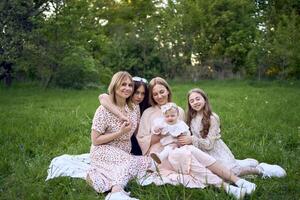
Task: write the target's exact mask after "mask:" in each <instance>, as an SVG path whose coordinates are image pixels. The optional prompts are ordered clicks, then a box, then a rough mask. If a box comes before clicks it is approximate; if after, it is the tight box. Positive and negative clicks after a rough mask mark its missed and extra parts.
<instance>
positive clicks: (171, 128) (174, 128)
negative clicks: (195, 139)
mask: <svg viewBox="0 0 300 200" xmlns="http://www.w3.org/2000/svg"><path fill="white" fill-rule="evenodd" d="M161 111H162V113H163V117H161V118H157V119H156V120H154V125H153V129H152V130H151V131H152V133H153V134H155V135H162V136H164V137H162V138H161V139H160V143H161V145H162V146H163V147H164V148H163V150H162V151H161V152H160V153H151V154H150V156H151V157H152V159H153V160H155V162H157V163H158V164H160V163H161V161H162V160H164V159H166V158H168V156H169V152H170V151H172V150H173V149H174V148H177V147H179V145H178V143H177V137H178V136H179V135H190V134H191V133H190V131H189V127H188V125H186V123H185V122H184V121H182V120H180V119H178V117H179V109H178V107H177V105H176V104H175V103H167V104H165V105H163V106H161Z"/></svg>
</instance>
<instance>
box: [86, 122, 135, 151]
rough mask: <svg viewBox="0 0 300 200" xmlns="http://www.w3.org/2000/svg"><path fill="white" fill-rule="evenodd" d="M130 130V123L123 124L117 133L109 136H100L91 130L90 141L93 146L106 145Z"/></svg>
mask: <svg viewBox="0 0 300 200" xmlns="http://www.w3.org/2000/svg"><path fill="white" fill-rule="evenodd" d="M130 130H131V123H129V124H128V122H123V124H122V126H121V128H120V130H119V131H116V132H114V133H110V134H100V133H99V132H98V131H96V130H94V129H92V133H91V139H92V143H93V145H94V146H97V145H101V144H106V143H109V142H111V141H113V140H114V139H116V138H118V137H120V136H121V135H122V134H124V133H127V132H128V131H130Z"/></svg>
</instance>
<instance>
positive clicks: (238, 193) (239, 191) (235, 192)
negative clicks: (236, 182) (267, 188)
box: [225, 185, 246, 199]
mask: <svg viewBox="0 0 300 200" xmlns="http://www.w3.org/2000/svg"><path fill="white" fill-rule="evenodd" d="M225 191H226V192H227V194H230V195H232V196H234V197H235V198H236V199H243V198H244V197H245V194H246V190H245V189H244V188H239V187H235V186H233V185H229V186H228V187H227V188H226V190H225Z"/></svg>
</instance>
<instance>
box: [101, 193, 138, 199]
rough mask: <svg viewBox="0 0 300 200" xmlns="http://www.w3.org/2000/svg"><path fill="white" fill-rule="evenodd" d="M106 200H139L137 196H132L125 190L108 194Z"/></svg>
mask: <svg viewBox="0 0 300 200" xmlns="http://www.w3.org/2000/svg"><path fill="white" fill-rule="evenodd" d="M105 200H139V199H137V198H133V197H130V196H128V195H126V194H125V193H124V192H113V193H111V192H110V193H108V195H106V197H105Z"/></svg>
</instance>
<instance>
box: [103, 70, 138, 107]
mask: <svg viewBox="0 0 300 200" xmlns="http://www.w3.org/2000/svg"><path fill="white" fill-rule="evenodd" d="M125 78H129V79H130V81H131V82H132V77H131V75H130V74H129V73H128V72H126V71H119V72H117V73H115V74H114V75H113V77H112V78H111V81H110V84H109V86H108V94H109V95H112V96H113V102H114V104H116V103H117V99H116V89H117V88H119V87H120V86H121V83H122V81H123V80H124V79H125ZM132 87H133V86H132ZM132 91H133V90H132ZM131 96H132V94H131V95H130V97H128V98H127V99H126V103H127V105H128V107H129V108H130V109H131V110H132V108H133V107H132V101H131Z"/></svg>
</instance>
